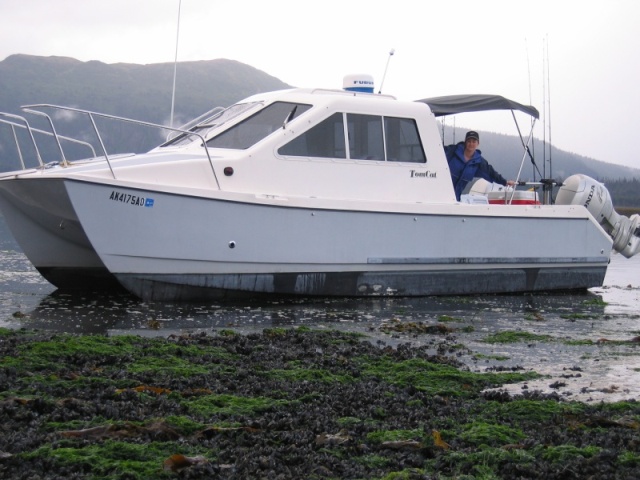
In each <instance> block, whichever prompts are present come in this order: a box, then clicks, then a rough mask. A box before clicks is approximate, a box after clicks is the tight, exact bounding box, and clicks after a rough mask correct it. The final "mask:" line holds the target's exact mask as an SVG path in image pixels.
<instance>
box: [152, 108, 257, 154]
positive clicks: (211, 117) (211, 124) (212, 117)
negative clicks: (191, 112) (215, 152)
mask: <svg viewBox="0 0 640 480" xmlns="http://www.w3.org/2000/svg"><path fill="white" fill-rule="evenodd" d="M257 105H261V104H260V102H253V103H236V104H235V105H231V106H230V107H229V108H225V109H224V110H222V111H221V110H220V109H219V108H217V109H214V110H211V111H210V112H207V113H205V114H204V115H201V116H200V117H198V118H197V119H195V120H194V121H193V122H190V123H188V124H186V125H185V126H183V127H181V129H182V130H187V129H188V130H189V131H190V132H193V133H197V134H199V135H201V136H203V137H206V136H207V134H208V133H209V132H210V131H212V130H213V129H215V128H218V127H220V126H221V125H224V124H225V123H227V122H228V121H229V120H232V119H234V118H235V117H237V116H238V115H241V114H243V113H244V112H247V111H249V110H251V109H252V108H254V107H256V106H257ZM202 117H206V119H205V120H204V121H200V119H201V118H202ZM194 123H196V124H195V125H194ZM199 139H200V138H199V137H197V136H195V135H188V134H186V133H179V134H178V135H177V136H175V137H174V138H171V139H169V140H168V141H167V142H165V143H163V144H162V145H160V146H161V147H168V146H172V147H177V146H181V145H187V144H189V143H191V142H194V141H198V140H199Z"/></svg>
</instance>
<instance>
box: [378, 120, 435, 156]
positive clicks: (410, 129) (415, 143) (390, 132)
mask: <svg viewBox="0 0 640 480" xmlns="http://www.w3.org/2000/svg"><path fill="white" fill-rule="evenodd" d="M384 133H385V144H386V146H387V160H389V161H390V162H415V163H425V162H426V161H427V159H426V157H425V155H424V150H423V148H422V143H421V142H420V135H418V128H417V126H416V122H415V120H413V119H411V118H396V117H385V118H384Z"/></svg>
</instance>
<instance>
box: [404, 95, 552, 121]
mask: <svg viewBox="0 0 640 480" xmlns="http://www.w3.org/2000/svg"><path fill="white" fill-rule="evenodd" d="M416 102H422V103H426V104H427V105H429V107H430V108H431V111H432V112H433V114H434V115H435V116H436V117H442V116H444V115H453V114H455V113H465V112H482V111H485V110H519V111H521V112H524V113H526V114H527V115H530V116H532V117H534V118H536V119H538V118H540V114H539V113H538V110H536V108H535V107H532V106H529V105H522V104H520V103H518V102H514V101H513V100H509V99H508V98H504V97H501V96H500V95H480V94H477V95H446V96H444V97H433V98H423V99H422V100H416Z"/></svg>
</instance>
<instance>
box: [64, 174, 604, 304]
mask: <svg viewBox="0 0 640 480" xmlns="http://www.w3.org/2000/svg"><path fill="white" fill-rule="evenodd" d="M65 185H66V188H67V191H68V194H69V198H70V201H71V203H72V205H73V208H74V211H75V212H76V213H77V216H78V219H79V220H80V222H81V224H82V225H83V227H84V230H85V232H86V234H87V236H88V238H89V239H90V241H91V244H92V245H93V247H94V249H95V251H96V252H97V253H98V255H99V256H100V259H101V260H102V262H103V263H104V265H106V267H107V268H108V269H109V271H110V272H111V273H112V274H114V275H115V276H116V277H117V278H118V280H119V281H120V282H121V284H122V285H123V286H124V287H125V288H126V289H128V290H129V291H130V292H132V293H134V294H135V295H137V296H139V297H142V298H143V299H146V300H158V301H169V300H171V301H176V300H178V301H180V300H190V301H191V300H198V299H210V298H221V297H235V296H246V295H251V296H253V295H260V294H270V295H273V294H281V295H339V296H384V295H401V296H423V295H453V294H480V293H515V292H539V291H554V290H576V289H587V288H591V287H594V286H599V285H602V282H603V280H604V276H605V273H606V268H607V264H608V259H609V254H610V251H611V240H610V238H609V237H608V236H607V235H606V233H605V232H604V231H603V230H602V229H601V228H600V227H599V226H598V225H597V224H596V223H595V221H593V219H592V217H591V216H590V215H589V214H588V213H587V212H586V210H584V209H578V208H575V207H574V208H573V209H571V208H563V207H557V208H556V207H552V208H550V209H546V210H545V209H541V208H539V207H537V208H534V207H530V208H527V207H510V210H509V212H507V213H505V207H504V206H482V207H479V206H461V205H456V206H449V207H448V209H443V208H440V209H438V208H432V207H423V209H422V211H421V212H419V211H411V212H393V211H371V210H368V211H367V210H358V209H356V208H355V207H354V208H352V209H336V208H321V207H318V208H310V207H303V206H291V205H282V204H277V201H275V200H274V201H271V202H270V203H269V202H266V201H265V200H260V201H258V200H257V199H256V201H255V202H250V201H244V202H243V201H229V200H225V199H219V198H212V197H198V196H192V195H179V194H170V193H162V192H158V191H149V190H143V189H132V188H127V187H123V186H117V185H108V184H100V183H91V182H84V181H77V180H67V181H66V182H65ZM284 203H286V202H284ZM428 208H431V210H432V211H428V210H427V209H428ZM414 210H415V209H414ZM541 212H542V213H541ZM544 212H548V213H544ZM571 212H573V213H571ZM576 212H578V213H576ZM107 218H108V219H109V221H108V222H105V221H103V219H107ZM569 237H571V239H569ZM550 252H553V254H550Z"/></svg>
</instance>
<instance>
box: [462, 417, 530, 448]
mask: <svg viewBox="0 0 640 480" xmlns="http://www.w3.org/2000/svg"><path fill="white" fill-rule="evenodd" d="M458 438H460V439H461V440H462V441H463V442H465V443H467V444H469V445H475V446H478V447H479V446H482V445H488V446H491V447H499V446H503V445H509V444H514V443H517V442H519V441H521V440H524V439H525V438H526V435H525V434H524V433H523V432H522V430H520V429H515V428H511V427H508V426H506V425H499V424H495V423H486V422H475V423H469V424H467V425H463V426H462V429H461V433H460V434H459V436H458Z"/></svg>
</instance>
